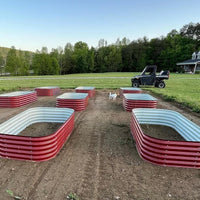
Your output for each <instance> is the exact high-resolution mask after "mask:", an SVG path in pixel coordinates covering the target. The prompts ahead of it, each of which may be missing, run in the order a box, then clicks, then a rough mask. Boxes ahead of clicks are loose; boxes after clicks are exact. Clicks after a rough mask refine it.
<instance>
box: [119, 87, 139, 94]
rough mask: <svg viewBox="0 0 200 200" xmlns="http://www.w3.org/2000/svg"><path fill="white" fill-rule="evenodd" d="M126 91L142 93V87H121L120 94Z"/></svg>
mask: <svg viewBox="0 0 200 200" xmlns="http://www.w3.org/2000/svg"><path fill="white" fill-rule="evenodd" d="M125 93H132V94H134V93H142V90H141V89H140V88H134V87H121V88H120V94H121V95H123V94H125Z"/></svg>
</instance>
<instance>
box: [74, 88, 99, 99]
mask: <svg viewBox="0 0 200 200" xmlns="http://www.w3.org/2000/svg"><path fill="white" fill-rule="evenodd" d="M75 91H76V92H77V93H88V96H89V97H90V98H91V97H93V96H94V95H95V88H94V87H87V86H80V87H77V88H76V89H75Z"/></svg>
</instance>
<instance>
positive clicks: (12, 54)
mask: <svg viewBox="0 0 200 200" xmlns="http://www.w3.org/2000/svg"><path fill="white" fill-rule="evenodd" d="M17 61H18V60H17V54H16V49H15V47H14V46H12V47H11V49H10V50H9V52H8V54H7V58H6V71H7V72H10V73H11V74H13V75H18V74H19V69H18V65H17V63H18V62H17Z"/></svg>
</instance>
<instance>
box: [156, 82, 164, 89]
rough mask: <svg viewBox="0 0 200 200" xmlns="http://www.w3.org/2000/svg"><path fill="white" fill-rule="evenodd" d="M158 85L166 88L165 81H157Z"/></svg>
mask: <svg viewBox="0 0 200 200" xmlns="http://www.w3.org/2000/svg"><path fill="white" fill-rule="evenodd" d="M157 87H158V88H164V87H165V82H164V81H160V82H158V83H157Z"/></svg>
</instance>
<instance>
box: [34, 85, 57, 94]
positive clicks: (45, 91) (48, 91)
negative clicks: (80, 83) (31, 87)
mask: <svg viewBox="0 0 200 200" xmlns="http://www.w3.org/2000/svg"><path fill="white" fill-rule="evenodd" d="M35 91H36V92H37V96H54V95H58V94H60V88H59V87H56V86H49V87H37V88H35Z"/></svg>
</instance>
